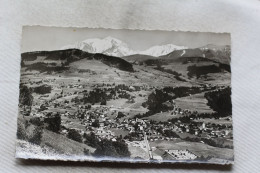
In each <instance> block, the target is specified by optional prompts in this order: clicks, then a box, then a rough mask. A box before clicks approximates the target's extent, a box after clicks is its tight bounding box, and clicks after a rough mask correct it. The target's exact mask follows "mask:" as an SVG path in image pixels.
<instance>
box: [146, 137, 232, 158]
mask: <svg viewBox="0 0 260 173" xmlns="http://www.w3.org/2000/svg"><path fill="white" fill-rule="evenodd" d="M151 146H156V147H157V148H160V149H173V150H186V149H187V150H189V151H191V152H192V153H194V154H195V155H197V156H202V155H203V156H204V157H207V156H213V157H215V158H222V159H230V158H232V157H233V155H234V153H233V150H232V149H227V148H217V147H212V146H209V145H207V144H203V143H198V142H187V141H183V142H177V143H176V142H173V141H156V142H151Z"/></svg>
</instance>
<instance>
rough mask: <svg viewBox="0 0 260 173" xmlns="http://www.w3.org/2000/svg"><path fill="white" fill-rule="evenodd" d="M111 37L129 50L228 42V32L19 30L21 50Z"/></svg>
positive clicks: (52, 47) (224, 43) (31, 28)
mask: <svg viewBox="0 0 260 173" xmlns="http://www.w3.org/2000/svg"><path fill="white" fill-rule="evenodd" d="M108 36H111V37H114V38H117V39H119V40H121V41H123V42H125V43H126V44H127V45H128V47H129V48H131V49H133V50H139V51H141V50H146V49H148V48H150V47H152V46H156V45H165V44H174V45H177V46H186V47H189V48H197V47H202V46H205V45H207V44H215V45H230V44H231V38H230V34H227V33H207V32H181V31H159V30H156V31H147V30H146V31H145V30H126V29H120V30H119V29H91V28H72V27H67V28H64V27H43V26H25V27H23V33H22V44H21V52H22V53H23V52H32V51H43V50H47V51H48V50H59V49H60V48H61V47H63V46H66V45H70V44H74V43H76V42H79V41H83V40H86V39H89V38H100V39H103V38H105V37H108Z"/></svg>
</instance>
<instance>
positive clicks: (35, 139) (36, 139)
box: [28, 127, 43, 145]
mask: <svg viewBox="0 0 260 173" xmlns="http://www.w3.org/2000/svg"><path fill="white" fill-rule="evenodd" d="M42 133H43V129H42V127H35V128H34V130H33V133H32V135H31V136H29V139H28V142H31V143H33V144H37V145H40V144H41V139H42Z"/></svg>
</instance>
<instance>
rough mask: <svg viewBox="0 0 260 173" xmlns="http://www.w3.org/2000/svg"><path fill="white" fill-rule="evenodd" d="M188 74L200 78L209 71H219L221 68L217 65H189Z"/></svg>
mask: <svg viewBox="0 0 260 173" xmlns="http://www.w3.org/2000/svg"><path fill="white" fill-rule="evenodd" d="M187 70H188V76H189V77H193V76H196V77H197V78H199V77H200V76H201V75H206V74H208V73H219V72H221V69H220V68H219V67H218V66H216V65H207V66H196V65H193V66H189V67H188V68H187Z"/></svg>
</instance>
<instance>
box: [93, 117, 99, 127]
mask: <svg viewBox="0 0 260 173" xmlns="http://www.w3.org/2000/svg"><path fill="white" fill-rule="evenodd" d="M92 127H96V128H99V127H100V124H99V121H98V119H95V121H94V122H93V123H92Z"/></svg>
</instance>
